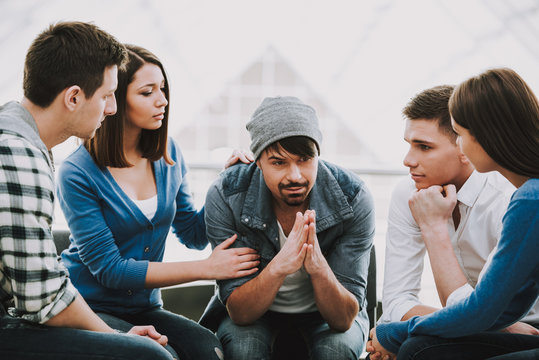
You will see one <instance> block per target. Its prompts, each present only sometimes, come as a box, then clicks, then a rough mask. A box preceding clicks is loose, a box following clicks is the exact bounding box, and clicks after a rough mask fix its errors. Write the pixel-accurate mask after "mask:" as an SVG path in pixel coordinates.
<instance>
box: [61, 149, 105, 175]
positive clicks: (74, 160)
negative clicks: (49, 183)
mask: <svg viewBox="0 0 539 360" xmlns="http://www.w3.org/2000/svg"><path fill="white" fill-rule="evenodd" d="M98 169H99V168H98V166H97V164H96V163H95V161H94V159H93V158H92V156H91V155H90V153H89V152H88V150H86V148H85V147H84V145H82V144H81V145H79V146H78V147H77V148H76V149H75V150H73V152H71V154H69V155H68V156H67V157H66V158H65V159H64V160H63V161H62V163H61V165H60V168H59V170H58V171H59V181H60V182H62V179H67V178H69V177H70V176H71V175H72V174H73V173H85V174H87V173H92V172H94V171H97V170H98Z"/></svg>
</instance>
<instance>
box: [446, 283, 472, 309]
mask: <svg viewBox="0 0 539 360" xmlns="http://www.w3.org/2000/svg"><path fill="white" fill-rule="evenodd" d="M472 292H473V288H472V287H471V286H470V284H468V283H466V284H464V285H462V286H461V287H459V288H458V289H456V290H455V291H453V292H452V293H451V294H450V295H449V296H448V297H447V301H446V305H445V306H453V305H455V304H456V303H458V302H460V301H461V300H463V299H465V298H467V297H468V296H469V295H470V294H471V293H472Z"/></svg>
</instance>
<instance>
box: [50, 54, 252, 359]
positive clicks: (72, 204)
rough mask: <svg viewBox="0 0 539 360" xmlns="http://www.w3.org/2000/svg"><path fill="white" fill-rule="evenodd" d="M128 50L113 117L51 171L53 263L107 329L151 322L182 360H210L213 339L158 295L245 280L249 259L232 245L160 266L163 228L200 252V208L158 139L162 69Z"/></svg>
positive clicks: (164, 117) (162, 119)
mask: <svg viewBox="0 0 539 360" xmlns="http://www.w3.org/2000/svg"><path fill="white" fill-rule="evenodd" d="M127 49H128V55H129V56H128V62H127V65H126V67H125V68H124V69H120V71H119V73H118V88H117V90H116V92H115V96H116V99H117V104H118V109H117V113H116V115H114V116H112V117H111V118H110V119H107V120H106V121H104V122H103V124H102V126H101V128H99V129H98V130H97V131H96V134H95V137H93V138H92V139H90V140H86V141H85V142H84V143H83V145H81V146H80V147H79V148H78V149H77V150H75V151H74V152H73V154H71V155H70V156H69V157H68V158H67V159H66V160H65V161H64V163H63V164H62V166H61V168H60V172H59V177H58V178H59V186H58V198H59V203H60V206H61V207H62V210H63V212H64V214H65V217H66V219H67V222H68V225H69V229H70V231H71V245H70V247H69V249H67V250H65V251H64V252H63V253H62V260H63V262H64V264H65V265H66V266H67V268H68V270H69V273H70V278H71V280H72V281H73V283H74V284H75V286H76V287H77V289H78V290H79V292H80V293H81V294H82V296H83V297H84V298H85V300H86V301H87V302H88V304H89V305H90V307H91V308H92V309H93V310H94V311H95V312H97V313H98V314H100V316H102V318H103V319H104V320H105V321H106V322H108V323H109V324H110V325H112V326H113V327H114V326H116V328H127V327H130V324H152V325H154V326H155V328H156V329H158V331H159V332H161V333H162V334H165V335H167V336H168V340H169V341H168V343H169V345H170V346H171V347H172V348H173V349H174V351H175V352H176V353H177V354H178V355H179V357H180V358H181V359H182V360H186V359H218V358H220V352H221V345H220V343H219V341H218V339H217V338H216V337H215V336H214V335H213V334H212V333H211V332H210V331H208V330H207V329H205V328H203V327H202V326H200V325H198V324H197V323H196V322H194V321H191V320H188V319H187V318H185V317H182V316H178V315H176V314H173V313H171V312H168V311H166V310H164V309H163V308H162V301H161V295H160V290H159V288H160V287H164V286H170V285H176V284H181V283H186V282H190V281H193V280H200V279H226V278H233V277H241V276H246V275H249V274H251V273H253V272H255V271H256V270H257V269H256V266H257V265H258V263H259V261H258V255H257V254H256V253H255V251H254V250H251V249H247V248H238V249H232V248H229V247H230V245H231V244H232V243H233V242H234V240H235V237H231V238H230V239H228V240H227V241H226V242H225V243H223V245H224V246H221V247H217V248H216V249H214V251H213V252H212V254H211V255H210V256H209V258H207V259H205V260H200V261H185V262H166V263H165V262H162V260H163V254H164V249H165V242H166V238H167V235H168V233H169V230H170V228H171V227H172V231H173V232H174V233H175V235H176V236H177V237H178V238H179V240H180V241H181V242H182V243H183V244H185V245H186V246H187V247H189V248H195V249H199V250H200V249H204V248H205V247H206V245H207V244H208V240H207V238H206V230H205V224H204V213H203V211H204V210H200V211H197V209H196V208H195V206H194V204H193V199H192V197H191V193H190V190H189V186H188V183H187V180H186V177H185V175H186V172H187V167H186V164H185V160H184V158H183V156H182V153H181V151H180V148H179V147H178V146H177V144H176V143H175V142H174V141H173V140H172V139H171V138H169V137H168V135H167V123H168V114H169V104H168V100H169V84H168V80H167V77H166V73H165V71H164V68H163V65H162V64H161V62H160V61H159V60H158V59H157V57H155V55H153V54H152V53H150V52H149V51H147V50H145V49H143V48H140V47H137V46H132V45H127Z"/></svg>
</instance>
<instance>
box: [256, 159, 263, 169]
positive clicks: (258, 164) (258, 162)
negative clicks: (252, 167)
mask: <svg viewBox="0 0 539 360" xmlns="http://www.w3.org/2000/svg"><path fill="white" fill-rule="evenodd" d="M256 167H257V168H259V169H260V170H262V168H261V167H260V157H259V158H258V159H257V160H256Z"/></svg>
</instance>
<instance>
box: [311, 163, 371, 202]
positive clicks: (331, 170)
mask: <svg viewBox="0 0 539 360" xmlns="http://www.w3.org/2000/svg"><path fill="white" fill-rule="evenodd" d="M318 171H319V174H318V176H325V175H326V176H331V177H333V178H334V179H335V181H337V184H339V186H340V188H341V190H342V191H343V192H344V193H345V195H346V196H347V197H351V198H353V197H355V195H356V194H357V193H358V192H359V191H361V190H362V189H365V190H366V189H367V187H366V185H365V182H364V181H363V180H362V179H361V178H360V177H359V176H358V175H357V174H356V173H354V172H353V171H351V170H349V169H347V168H345V167H342V166H340V165H336V164H333V163H331V162H329V161H326V160H321V159H320V160H318Z"/></svg>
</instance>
